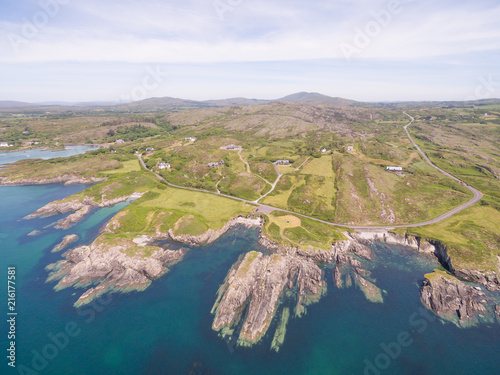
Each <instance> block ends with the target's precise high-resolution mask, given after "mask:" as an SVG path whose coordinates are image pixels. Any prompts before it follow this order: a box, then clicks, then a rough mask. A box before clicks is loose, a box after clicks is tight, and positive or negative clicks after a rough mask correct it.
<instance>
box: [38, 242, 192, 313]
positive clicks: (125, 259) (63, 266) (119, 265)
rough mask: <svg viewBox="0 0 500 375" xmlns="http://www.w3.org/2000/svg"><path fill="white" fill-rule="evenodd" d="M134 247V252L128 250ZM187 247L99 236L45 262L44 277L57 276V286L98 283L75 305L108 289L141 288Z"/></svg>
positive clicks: (84, 285)
mask: <svg viewBox="0 0 500 375" xmlns="http://www.w3.org/2000/svg"><path fill="white" fill-rule="evenodd" d="M130 250H133V254H130V253H129V251H130ZM186 251H187V249H181V250H176V251H174V250H168V249H163V248H160V247H156V246H147V243H146V242H144V241H143V239H142V238H140V239H139V240H138V241H134V240H126V239H118V238H112V239H106V238H103V236H101V237H98V238H97V239H96V240H95V241H94V242H93V243H92V244H91V245H90V246H80V247H77V248H76V249H73V250H70V251H68V252H66V253H65V254H64V255H63V256H64V258H65V259H64V260H62V261H59V262H57V263H55V264H51V265H50V266H48V269H49V270H50V271H51V274H50V275H49V278H48V280H47V281H53V280H59V283H58V284H57V285H56V287H55V288H56V289H63V288H67V287H69V286H79V287H86V286H89V285H95V284H97V286H95V287H92V288H90V289H88V290H87V291H86V292H85V293H83V294H82V295H81V296H80V298H79V299H78V301H77V302H76V303H75V306H79V305H83V304H86V303H88V302H90V301H92V300H93V299H94V298H96V297H98V296H99V295H101V294H102V293H105V292H108V291H116V290H120V291H130V290H143V289H145V288H147V287H148V286H149V284H150V283H151V279H154V278H158V277H160V276H161V275H163V274H164V273H165V272H167V271H168V266H171V265H173V264H174V263H176V262H178V261H179V260H181V259H182V257H183V256H184V254H185V253H186Z"/></svg>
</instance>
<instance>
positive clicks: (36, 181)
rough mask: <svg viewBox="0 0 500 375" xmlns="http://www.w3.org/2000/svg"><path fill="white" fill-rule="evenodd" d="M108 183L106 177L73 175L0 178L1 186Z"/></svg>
mask: <svg viewBox="0 0 500 375" xmlns="http://www.w3.org/2000/svg"><path fill="white" fill-rule="evenodd" d="M103 181H106V178H104V177H81V176H76V175H71V174H65V175H61V176H57V177H54V178H23V179H17V180H11V179H9V178H8V177H0V186H26V185H48V184H64V185H76V184H82V185H91V184H97V183H99V182H103Z"/></svg>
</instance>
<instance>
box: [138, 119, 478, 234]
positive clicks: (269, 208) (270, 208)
mask: <svg viewBox="0 0 500 375" xmlns="http://www.w3.org/2000/svg"><path fill="white" fill-rule="evenodd" d="M403 113H404V114H405V115H406V116H408V117H409V118H410V119H411V121H410V122H409V123H408V124H407V125H405V127H404V129H405V132H406V135H407V136H408V138H409V139H410V141H411V143H412V144H413V146H415V148H416V149H417V150H418V152H419V153H420V155H422V158H423V159H424V160H425V161H426V162H427V164H429V165H430V166H432V167H433V168H436V169H437V170H438V171H439V172H441V173H442V174H444V175H445V176H448V177H450V178H452V179H454V180H455V181H458V182H460V183H463V182H462V181H461V180H460V179H458V178H457V177H455V176H453V175H452V174H450V173H448V172H446V171H444V170H443V169H441V168H439V167H437V166H436V165H435V164H434V163H432V161H431V160H430V159H429V158H428V157H427V155H426V154H425V153H424V152H423V151H422V149H421V148H420V147H419V146H418V145H417V143H416V142H415V141H414V140H413V138H412V136H411V135H410V132H409V131H408V127H409V126H410V125H411V124H412V123H413V121H415V119H414V118H413V117H411V116H410V115H409V114H407V113H406V112H403ZM137 158H138V159H139V162H140V163H141V165H142V167H143V168H144V169H146V170H148V171H150V172H152V173H154V174H155V176H156V177H157V178H158V179H160V180H161V181H163V182H165V183H166V184H167V185H168V186H170V187H173V188H177V189H184V190H191V191H196V192H199V193H206V194H213V195H217V196H220V197H225V198H229V199H233V200H237V201H239V202H243V203H248V204H251V205H257V206H258V207H257V208H256V210H255V211H256V212H260V213H264V214H268V213H270V212H273V211H282V212H286V213H290V214H293V215H297V216H301V217H305V218H308V219H311V220H314V221H317V222H320V223H324V224H328V225H333V226H337V227H341V228H349V229H354V230H367V231H383V230H389V229H395V228H414V227H423V226H426V225H431V224H436V223H439V222H441V221H443V220H445V219H448V218H449V217H451V216H453V215H455V214H456V213H458V212H460V211H462V210H465V209H466V208H468V207H471V206H473V205H474V204H476V203H477V202H479V201H480V200H481V198H482V197H483V194H482V193H481V192H480V191H479V190H477V189H475V188H473V187H472V186H470V185H465V186H466V187H467V188H468V189H469V190H470V191H472V193H473V194H474V197H473V198H472V199H471V200H470V201H469V202H467V203H465V204H463V205H461V206H459V207H456V208H454V209H453V210H451V211H449V212H447V213H445V214H443V215H441V216H439V217H437V218H435V219H432V220H428V221H424V222H421V223H415V224H405V225H365V226H360V225H346V224H338V223H332V222H330V221H325V220H321V219H318V218H315V217H312V216H308V215H304V214H300V213H297V212H294V211H289V210H284V209H282V208H278V207H273V206H268V205H264V204H260V203H258V201H259V200H261V199H262V198H264V197H265V196H266V195H267V194H266V195H264V196H262V197H260V198H259V199H257V200H256V201H249V200H246V199H242V198H238V197H233V196H231V195H227V194H223V193H220V192H214V191H208V190H202V189H196V188H189V187H185V186H179V185H175V184H172V183H170V182H168V181H167V180H165V179H164V178H163V177H162V176H160V175H159V174H157V173H156V172H154V171H151V170H150V169H149V168H148V167H146V164H145V163H144V160H143V159H142V156H141V155H137ZM240 158H241V155H240ZM247 167H248V169H249V168H250V166H249V165H248V164H247ZM279 177H281V176H279ZM279 177H278V178H277V180H276V182H275V184H274V186H276V183H277V182H278V180H279ZM272 190H274V187H273V189H272ZM272 190H271V191H272ZM269 193H270V192H268V194H269Z"/></svg>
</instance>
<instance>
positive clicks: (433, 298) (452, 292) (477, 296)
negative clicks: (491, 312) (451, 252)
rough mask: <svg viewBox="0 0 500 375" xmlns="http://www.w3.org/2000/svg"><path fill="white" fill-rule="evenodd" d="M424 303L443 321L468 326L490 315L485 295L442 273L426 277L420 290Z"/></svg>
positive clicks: (437, 272) (438, 272)
mask: <svg viewBox="0 0 500 375" xmlns="http://www.w3.org/2000/svg"><path fill="white" fill-rule="evenodd" d="M420 296H421V298H422V302H423V303H424V304H425V305H426V306H427V307H428V308H429V309H431V310H432V311H434V312H435V313H436V314H438V315H439V316H440V317H442V318H443V319H446V320H449V321H453V322H456V321H457V320H458V323H459V324H460V325H463V326H468V325H470V324H472V323H474V322H475V321H476V319H477V318H478V315H486V314H488V310H487V308H486V306H485V305H484V303H486V300H485V294H484V293H483V292H482V291H481V289H480V288H479V287H478V288H477V289H476V288H474V287H472V286H470V285H467V284H465V283H464V282H462V281H460V280H458V279H457V278H455V277H453V276H451V275H448V274H446V273H445V272H442V271H436V272H434V273H432V274H428V275H426V277H425V279H424V282H423V285H422V287H421V288H420Z"/></svg>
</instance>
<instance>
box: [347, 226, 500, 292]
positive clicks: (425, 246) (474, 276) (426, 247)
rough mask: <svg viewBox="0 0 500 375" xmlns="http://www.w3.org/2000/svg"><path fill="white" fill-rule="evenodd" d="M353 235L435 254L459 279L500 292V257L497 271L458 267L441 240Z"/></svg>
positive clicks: (386, 233)
mask: <svg viewBox="0 0 500 375" xmlns="http://www.w3.org/2000/svg"><path fill="white" fill-rule="evenodd" d="M353 237H354V238H355V239H356V240H358V241H359V242H361V243H368V242H370V241H382V242H385V243H387V244H392V245H402V246H407V247H411V248H413V249H415V250H417V251H419V252H422V253H427V254H433V255H434V256H435V257H436V258H437V259H438V261H439V263H440V264H441V266H442V267H443V268H444V269H446V270H447V271H448V272H450V273H451V274H453V275H454V276H456V277H458V278H459V279H462V280H465V281H470V282H473V283H477V284H481V285H483V286H485V287H486V288H487V289H488V290H489V291H497V292H500V258H499V261H498V265H497V271H482V270H471V269H468V268H456V267H454V265H453V264H452V263H453V262H452V259H451V258H450V256H449V255H448V249H447V248H446V246H445V245H444V244H443V243H441V242H440V241H436V240H428V239H423V238H421V237H418V236H413V235H408V234H398V233H392V232H390V231H382V232H381V231H378V232H357V233H355V234H353Z"/></svg>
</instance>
